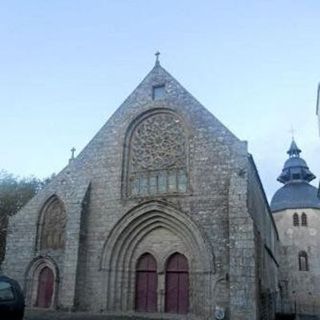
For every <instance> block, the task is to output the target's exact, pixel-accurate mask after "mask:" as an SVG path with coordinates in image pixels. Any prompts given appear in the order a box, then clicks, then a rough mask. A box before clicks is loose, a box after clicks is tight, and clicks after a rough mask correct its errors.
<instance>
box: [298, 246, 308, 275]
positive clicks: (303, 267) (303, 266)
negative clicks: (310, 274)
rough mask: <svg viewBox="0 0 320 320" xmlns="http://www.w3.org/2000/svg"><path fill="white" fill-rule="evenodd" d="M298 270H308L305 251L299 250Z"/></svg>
mask: <svg viewBox="0 0 320 320" xmlns="http://www.w3.org/2000/svg"><path fill="white" fill-rule="evenodd" d="M298 259H299V271H309V264H308V255H307V253H306V252H305V251H300V252H299V257H298Z"/></svg>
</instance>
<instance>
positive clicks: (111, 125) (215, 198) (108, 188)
mask: <svg viewBox="0 0 320 320" xmlns="http://www.w3.org/2000/svg"><path fill="white" fill-rule="evenodd" d="M159 85H165V94H164V96H163V97H161V99H157V100H155V99H154V97H153V87H154V86H159ZM158 113H159V114H160V113H161V114H164V115H169V114H170V115H174V116H173V119H176V121H181V123H183V126H184V127H183V128H184V129H183V130H184V131H183V132H184V134H185V141H186V142H183V143H186V145H184V146H185V148H182V149H183V150H184V152H185V159H186V162H185V163H183V166H184V167H183V168H186V170H187V171H186V174H187V188H186V189H181V190H175V191H172V192H162V193H159V192H158V193H151V192H148V193H146V194H138V195H136V194H135V196H133V194H132V193H130V192H128V185H127V184H128V183H129V182H130V180H128V176H129V177H131V175H130V174H131V172H132V171H130V170H131V169H130V168H131V167H129V165H128V161H129V160H128V159H130V156H132V153H130V152H131V151H130V143H131V140H130V139H131V132H132V130H136V129H135V128H136V127H135V126H137V123H140V122H139V121H140V119H142V118H143V119H144V117H146V118H148V116H149V115H151V114H158ZM141 117H142V118H141ZM160 118H161V117H160ZM172 124H173V125H174V121H172ZM168 130H169V129H168ZM166 131H167V130H166ZM181 132H182V131H181ZM157 141H158V139H157V138H155V140H154V142H153V143H154V144H155V147H158V143H159V142H157ZM146 143H150V141H148V142H146ZM182 149H181V148H180V147H178V148H176V149H175V152H179V150H182ZM177 150H178V151H177ZM156 155H157V156H159V154H156ZM166 157H167V156H166ZM178 158H179V157H178ZM167 159H169V160H170V161H171V160H172V157H171V155H170V154H169V156H168V157H167ZM173 159H177V158H176V157H173ZM170 161H169V165H170ZM146 163H148V161H146ZM159 163H162V162H159ZM179 163H180V164H179V166H181V165H182V164H181V162H179ZM165 164H166V165H168V161H165ZM147 165H148V164H147ZM179 168H180V167H179ZM248 168H250V164H249V160H248V153H247V146H246V143H244V142H241V141H239V140H238V139H237V138H236V137H235V136H234V135H233V134H232V133H231V132H230V131H229V130H228V129H227V128H226V127H224V126H223V125H222V124H221V123H220V122H219V121H218V120H217V119H216V118H215V117H214V116H213V115H212V114H210V113H209V112H208V111H207V110H206V109H205V108H204V107H203V106H202V105H201V104H200V103H199V102H198V101H197V100H195V99H194V98H193V97H192V96H191V95H190V94H189V93H188V92H187V91H186V90H185V89H184V88H183V87H181V85H180V84H179V83H178V82H177V81H176V80H175V79H173V78H172V77H171V76H170V75H169V74H168V73H167V72H166V71H165V70H164V69H163V68H161V67H160V66H156V67H155V68H154V69H153V70H152V71H151V73H150V74H149V75H148V76H147V77H146V78H145V79H144V80H143V82H142V83H141V84H140V85H139V86H138V87H137V89H136V90H135V91H134V92H133V93H132V94H131V95H130V96H129V97H128V98H127V100H126V101H125V102H124V103H123V104H122V105H121V106H120V107H119V109H118V110H117V111H116V112H115V114H114V115H113V116H112V117H111V118H110V119H109V120H108V122H107V123H106V124H105V126H103V128H102V129H101V130H100V131H99V132H98V133H97V135H96V136H95V137H94V138H93V139H92V140H91V142H90V143H89V144H88V145H87V146H86V147H85V149H84V150H83V151H82V152H81V153H80V154H79V156H78V157H77V158H76V159H75V160H73V161H72V162H71V163H70V164H69V166H68V167H67V168H65V169H64V170H63V171H62V172H61V173H60V174H59V175H58V176H57V177H56V178H55V179H54V181H53V182H52V183H50V184H49V185H48V187H46V188H45V189H44V190H43V191H42V192H41V193H40V194H38V195H37V196H36V197H35V198H34V199H33V200H31V202H30V203H29V204H28V205H27V206H26V207H25V208H24V209H23V210H22V211H20V212H19V213H18V214H17V215H16V216H15V217H14V218H13V219H12V221H11V222H10V234H9V239H8V247H7V258H6V262H5V270H6V272H7V273H8V274H9V275H11V276H13V277H14V278H17V279H18V280H19V282H20V283H22V284H23V283H24V281H25V278H26V277H27V278H28V276H25V275H27V274H28V266H30V264H32V261H33V259H37V258H39V257H40V256H41V257H42V256H43V257H44V258H45V257H46V256H48V257H50V259H53V260H54V261H56V264H57V270H59V283H58V289H59V290H57V292H58V295H57V297H58V298H57V304H58V305H59V306H61V307H63V308H72V307H77V308H79V309H83V310H91V311H108V312H110V311H114V312H119V313H126V312H132V311H133V310H134V283H135V265H136V262H137V259H138V258H139V256H140V255H141V254H142V253H144V252H149V253H151V254H152V255H153V256H154V257H155V259H156V261H157V265H158V269H157V276H158V311H159V312H162V311H163V310H164V304H163V295H164V292H163V291H164V281H165V264H166V261H167V259H168V257H169V256H170V254H172V253H174V252H176V251H177V252H180V253H182V254H184V255H185V256H186V257H187V259H188V263H189V277H190V307H189V310H190V318H200V319H212V317H213V314H214V312H215V310H216V309H217V308H218V309H220V310H221V309H223V310H225V311H226V314H227V316H228V317H229V319H232V320H236V319H239V320H240V319H243V320H244V319H246V320H248V319H257V314H258V309H257V308H258V301H257V296H256V290H257V289H256V288H257V282H258V278H257V273H256V270H257V264H258V263H260V262H257V259H256V258H255V257H256V245H255V240H256V236H255V232H256V229H257V230H258V231H259V232H260V233H261V234H262V237H261V239H262V240H261V241H262V242H261V243H262V244H263V245H264V244H267V245H269V246H270V252H273V251H272V250H273V249H272V243H271V242H272V239H273V237H274V231H272V230H273V225H272V223H270V221H269V220H266V222H268V223H267V224H266V226H263V224H262V223H261V221H260V220H261V219H264V215H266V214H267V211H266V210H265V205H263V206H262V209H261V208H260V207H259V208H258V204H259V201H260V199H259V198H257V199H256V196H254V198H255V199H256V200H255V201H252V202H251V207H250V210H249V208H248V201H249V197H248V195H250V194H251V193H252V192H253V191H252V190H253V189H254V187H253V189H250V188H248V183H249V184H250V183H252V181H251V180H250V179H248V178H247V170H248ZM142 169H143V170H145V169H144V168H142ZM153 169H154V168H153ZM161 170H168V172H169V171H170V170H171V167H165V169H163V168H161ZM128 172H129V173H130V174H129V175H128ZM146 172H147V170H146V171H143V174H142V176H143V175H144V174H146ZM170 172H171V171H170ZM134 174H135V175H133V177H136V171H134ZM147 174H149V173H147ZM152 174H153V173H152ZM142 179H143V177H142ZM148 179H149V178H148ZM168 179H169V178H168ZM177 179H179V178H177ZM148 181H149V180H148ZM168 183H169V182H168ZM89 185H90V188H89ZM260 187H261V186H260ZM260 187H259V188H260ZM168 188H169V185H168ZM249 189H250V190H249ZM259 192H261V191H259ZM54 194H55V195H57V196H58V197H59V199H60V200H61V201H63V203H64V205H65V207H66V213H67V217H68V218H67V225H66V230H67V231H66V247H65V252H64V254H63V255H60V256H58V252H56V251H54V252H37V250H35V248H36V247H35V244H36V234H37V221H38V217H39V212H40V211H41V208H42V206H43V204H44V203H45V201H46V200H47V199H48V198H49V197H51V196H52V195H54ZM258 195H259V194H258ZM267 219H268V218H267ZM257 226H258V227H257ZM263 228H267V231H266V232H265V233H262V230H263ZM259 250H260V249H259ZM262 250H263V249H262ZM17 253H19V254H18V255H17ZM265 261H266V262H264V263H265V264H270V262H269V260H268V259H267V258H266V259H265ZM263 265H264V264H263ZM266 285H267V286H268V285H269V282H268V281H267V282H266ZM25 287H26V288H27V289H28V283H27V284H26V286H25Z"/></svg>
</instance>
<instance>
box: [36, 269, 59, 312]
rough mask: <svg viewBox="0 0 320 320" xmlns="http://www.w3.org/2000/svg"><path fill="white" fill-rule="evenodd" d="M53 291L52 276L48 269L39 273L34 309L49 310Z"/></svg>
mask: <svg viewBox="0 0 320 320" xmlns="http://www.w3.org/2000/svg"><path fill="white" fill-rule="evenodd" d="M53 289H54V275H53V272H52V270H51V269H50V268H49V267H44V268H43V269H42V270H41V271H40V273H39V280H38V290H37V300H36V305H35V306H36V307H39V308H50V306H51V303H52V296H53Z"/></svg>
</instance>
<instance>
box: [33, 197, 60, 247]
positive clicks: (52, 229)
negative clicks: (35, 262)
mask: <svg viewBox="0 0 320 320" xmlns="http://www.w3.org/2000/svg"><path fill="white" fill-rule="evenodd" d="M39 227H40V249H41V250H44V249H63V248H64V246H65V228H66V211H65V208H64V205H63V203H62V202H61V201H60V200H59V199H58V198H57V197H56V196H54V197H52V198H51V199H50V200H49V201H48V203H47V204H46V205H45V206H44V208H43V210H42V212H41V217H40V226H39Z"/></svg>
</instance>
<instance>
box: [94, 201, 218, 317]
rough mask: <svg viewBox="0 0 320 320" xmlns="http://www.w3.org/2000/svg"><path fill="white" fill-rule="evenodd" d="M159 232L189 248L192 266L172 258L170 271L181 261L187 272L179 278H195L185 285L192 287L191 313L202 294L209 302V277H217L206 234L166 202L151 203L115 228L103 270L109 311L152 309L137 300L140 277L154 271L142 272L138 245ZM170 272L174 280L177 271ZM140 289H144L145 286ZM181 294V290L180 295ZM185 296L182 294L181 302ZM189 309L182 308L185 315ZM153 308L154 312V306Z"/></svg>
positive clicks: (103, 261) (105, 248)
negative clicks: (165, 231)
mask: <svg viewBox="0 0 320 320" xmlns="http://www.w3.org/2000/svg"><path fill="white" fill-rule="evenodd" d="M157 230H167V231H168V232H169V233H171V234H174V235H175V237H177V239H179V240H180V241H181V242H182V243H183V245H184V247H185V248H188V252H189V253H190V258H189V257H188V261H189V264H188V262H187V263H186V264H184V265H183V262H181V261H183V258H181V257H180V258H179V257H178V256H177V257H178V258H172V259H173V260H172V262H170V263H169V264H168V267H170V268H171V263H173V264H174V263H177V262H176V260H175V259H178V261H180V262H181V263H182V264H181V266H184V269H181V270H176V271H177V272H178V273H179V276H178V278H179V279H180V280H181V281H182V279H184V278H186V275H187V274H188V273H187V272H189V274H190V272H192V274H193V276H192V279H191V278H190V279H189V278H188V277H187V278H188V280H187V281H185V282H184V283H185V284H184V285H185V287H188V286H189V284H190V290H189V293H191V294H190V301H193V302H192V304H191V302H190V305H192V308H193V309H192V310H190V312H192V311H195V310H196V309H197V308H201V306H200V305H199V306H198V305H197V302H195V301H198V299H197V295H198V294H199V293H201V295H202V296H203V297H208V299H210V297H211V287H210V285H209V283H210V279H211V278H210V277H211V276H212V274H213V273H214V255H213V250H212V248H211V247H210V245H209V244H208V242H207V241H205V237H204V234H203V233H202V232H201V231H200V229H199V227H198V226H197V225H196V224H195V222H194V221H193V220H192V219H191V218H190V217H189V216H188V215H187V214H185V213H183V212H181V211H179V210H178V209H176V208H175V207H173V206H171V205H169V204H168V203H167V202H162V201H150V202H147V203H144V204H143V205H140V206H137V207H135V208H133V209H132V210H130V211H129V212H128V213H127V214H126V215H124V216H123V217H122V218H121V219H120V220H119V221H118V223H117V224H116V225H115V226H114V228H113V229H112V231H111V232H110V234H109V236H108V238H107V240H106V242H105V245H104V248H103V252H102V255H101V265H100V266H101V270H102V271H103V272H104V274H105V275H104V280H105V285H104V288H105V289H104V290H105V291H104V294H105V296H106V310H108V311H132V310H135V309H138V308H140V307H141V308H142V309H143V308H144V309H147V310H148V309H149V308H151V307H150V306H149V303H145V304H144V307H142V305H141V304H140V303H138V302H137V300H136V299H137V298H136V296H135V294H136V289H137V286H140V281H141V282H142V280H140V279H139V277H140V276H141V277H142V273H144V272H154V268H151V269H150V268H149V267H148V268H147V269H143V268H142V269H141V270H140V264H139V263H140V262H141V261H139V257H141V253H139V252H138V251H137V250H139V245H140V243H141V242H142V241H143V239H146V238H147V237H148V236H149V235H150V234H152V233H154V232H156V231H157ZM137 254H138V256H137ZM189 259H190V260H189ZM137 261H138V262H137ZM180 262H179V265H180ZM141 263H142V262H141ZM186 266H188V267H186ZM137 268H138V269H137ZM170 268H169V269H168V277H169V278H171V277H174V275H173V273H172V274H171V275H169V273H170V272H171V271H172V272H173V271H174V269H170ZM149 269H150V270H149ZM190 270H192V271H190ZM140 271H141V275H140ZM180 272H181V274H180ZM136 276H138V279H135V278H136ZM144 276H145V274H144ZM152 277H153V276H150V279H153V278H152ZM137 281H138V284H137ZM152 281H153V280H152ZM169 281H170V280H169ZM183 281H184V280H183ZM169 283H171V282H169ZM141 286H144V284H142V285H141ZM148 290H151V289H150V288H149V289H148ZM152 290H154V289H152ZM182 291H183V290H182V289H181V290H180V291H179V292H182ZM184 294H185V293H183V294H181V298H182V296H183V295H184ZM144 295H145V294H144ZM139 299H140V297H139ZM141 299H142V298H141ZM152 299H153V298H152ZM158 299H159V297H158ZM139 301H140V300H139ZM152 301H154V300H152ZM159 301H162V300H161V299H160V300H159ZM159 301H158V302H159ZM163 302H164V301H163ZM153 303H154V302H153ZM199 303H200V302H199ZM188 305H189V302H187V304H186V306H184V307H181V308H182V309H181V310H184V312H185V310H187V309H188ZM152 308H154V305H153V307H152ZM179 308H180V307H179Z"/></svg>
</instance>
